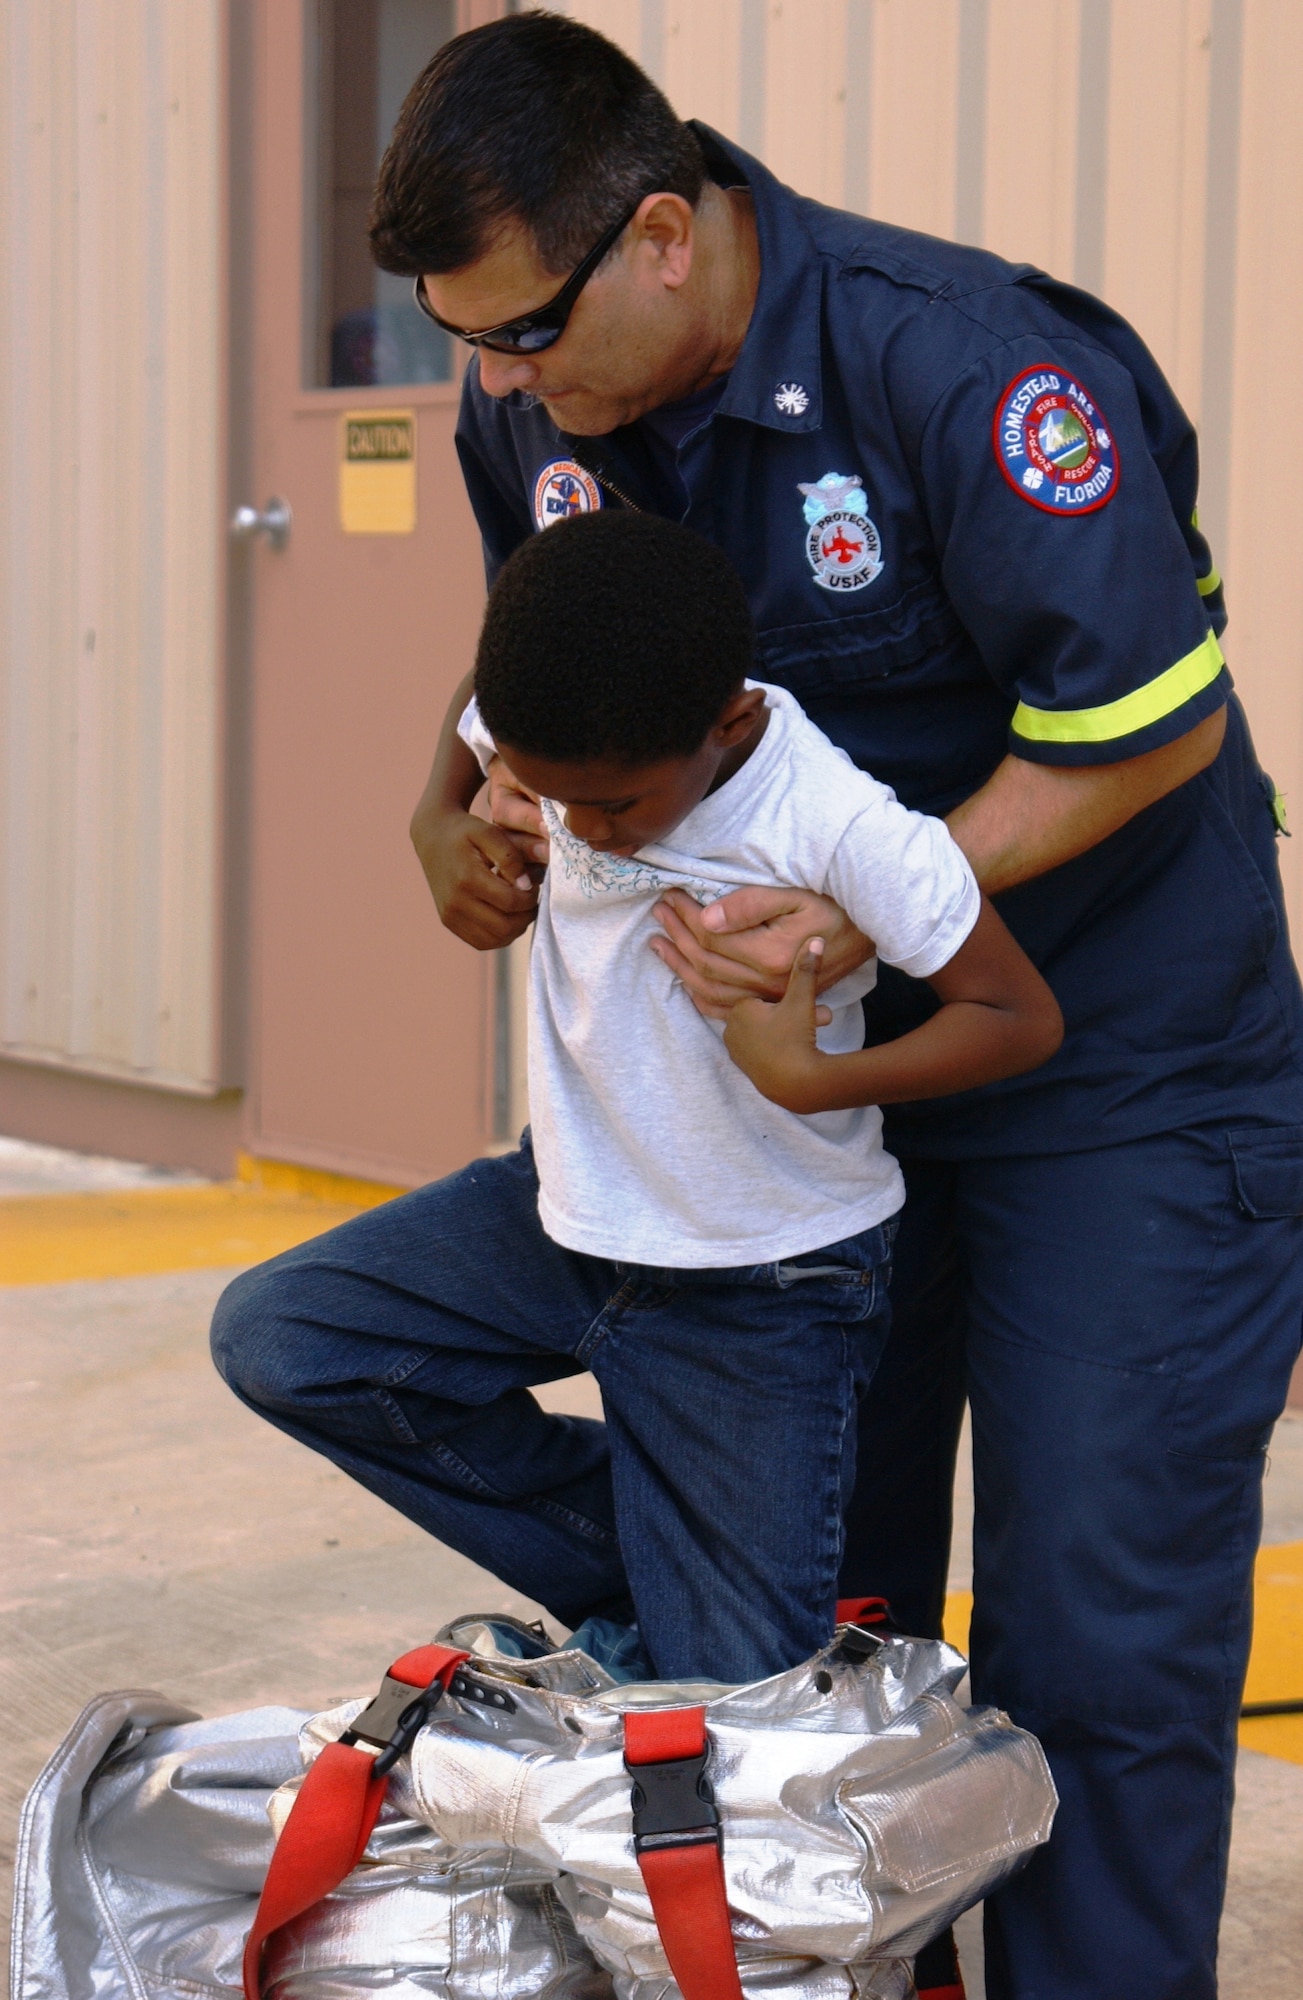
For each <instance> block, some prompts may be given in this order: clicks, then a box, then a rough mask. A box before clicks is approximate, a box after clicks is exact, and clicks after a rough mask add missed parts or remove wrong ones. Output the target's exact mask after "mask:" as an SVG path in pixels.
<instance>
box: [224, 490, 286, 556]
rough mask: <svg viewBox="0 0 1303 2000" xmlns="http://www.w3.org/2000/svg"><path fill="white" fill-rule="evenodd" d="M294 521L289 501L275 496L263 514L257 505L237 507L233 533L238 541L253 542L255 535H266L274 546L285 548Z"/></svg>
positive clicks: (232, 517) (233, 515) (232, 527)
mask: <svg viewBox="0 0 1303 2000" xmlns="http://www.w3.org/2000/svg"><path fill="white" fill-rule="evenodd" d="M293 521H294V516H293V514H292V513H291V512H290V503H289V501H288V500H280V499H277V498H274V497H273V498H272V499H270V500H269V501H268V502H267V505H266V506H265V507H264V508H263V510H262V512H261V514H260V513H259V512H258V509H257V508H256V507H248V506H245V507H237V508H236V510H235V512H234V513H233V514H232V516H231V533H232V534H233V535H234V537H235V539H236V541H238V542H251V541H252V540H253V538H254V536H255V535H265V536H266V538H267V540H268V542H269V543H270V545H271V547H272V548H274V549H283V548H284V546H285V544H286V542H287V541H288V540H289V538H290V528H291V526H292V525H293Z"/></svg>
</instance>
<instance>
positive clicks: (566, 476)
mask: <svg viewBox="0 0 1303 2000" xmlns="http://www.w3.org/2000/svg"><path fill="white" fill-rule="evenodd" d="M601 504H602V489H601V487H600V486H599V485H598V483H597V481H596V480H595V479H594V478H593V475H592V473H591V472H589V471H587V470H586V469H585V467H584V466H582V465H580V464H579V463H578V462H577V460H575V459H573V458H550V459H549V460H548V462H547V464H546V465H540V467H539V469H538V473H537V475H536V477H535V480H534V526H535V527H536V528H551V527H553V526H554V525H555V523H556V522H558V521H568V520H569V519H570V516H571V515H572V514H592V513H595V512H596V511H597V509H598V508H599V507H600V506H601Z"/></svg>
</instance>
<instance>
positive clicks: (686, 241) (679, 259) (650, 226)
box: [629, 194, 696, 291]
mask: <svg viewBox="0 0 1303 2000" xmlns="http://www.w3.org/2000/svg"><path fill="white" fill-rule="evenodd" d="M695 223H696V218H695V216H694V214H693V211H692V206H691V203H689V202H686V201H685V200H684V199H683V196H682V195H681V194H649V195H648V196H647V197H646V199H645V200H644V201H643V202H642V204H641V206H640V207H639V209H638V212H637V214H636V215H635V216H634V218H633V221H632V222H631V223H630V225H629V233H630V236H631V238H632V241H633V244H634V248H635V251H637V250H639V249H641V248H642V247H643V245H644V244H645V245H647V246H648V247H649V248H650V249H651V250H652V252H653V253H654V255H655V260H656V266H657V274H658V276H659V278H660V280H661V283H662V284H663V285H667V286H668V287H669V288H670V290H671V291H677V290H678V288H679V286H680V285H682V284H684V283H685V282H686V280H687V276H688V273H689V271H690V270H691V269H692V248H693V240H694V236H695Z"/></svg>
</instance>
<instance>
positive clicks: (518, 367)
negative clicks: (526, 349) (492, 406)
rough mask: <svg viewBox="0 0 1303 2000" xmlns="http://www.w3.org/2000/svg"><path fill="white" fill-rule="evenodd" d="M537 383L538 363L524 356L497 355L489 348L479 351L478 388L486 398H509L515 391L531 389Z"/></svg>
mask: <svg viewBox="0 0 1303 2000" xmlns="http://www.w3.org/2000/svg"><path fill="white" fill-rule="evenodd" d="M537 381H538V363H537V362H536V361H531V360H530V359H529V356H528V355H526V354H498V353H496V352H495V351H494V349H493V348H491V347H481V349H480V387H481V389H483V391H484V393H485V395H486V396H510V395H511V394H512V393H513V391H514V390H516V389H532V388H533V387H534V386H535V384H536V383H537Z"/></svg>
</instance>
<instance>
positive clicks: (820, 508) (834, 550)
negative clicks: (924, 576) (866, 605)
mask: <svg viewBox="0 0 1303 2000" xmlns="http://www.w3.org/2000/svg"><path fill="white" fill-rule="evenodd" d="M797 491H798V492H799V493H801V494H803V495H804V506H803V508H802V512H803V513H804V515H805V518H806V521H807V523H808V526H809V533H808V534H807V535H806V538H805V553H806V556H807V558H808V559H809V564H810V568H811V569H812V570H813V571H814V580H815V582H816V583H817V584H818V585H819V587H820V589H821V590H863V589H864V586H865V585H866V584H868V583H872V582H873V579H874V577H876V576H881V574H882V537H881V536H880V535H879V533H878V531H877V529H876V528H875V527H874V525H873V523H872V521H871V520H870V519H869V502H868V496H867V495H866V493H865V491H864V488H863V487H862V486H861V484H860V481H859V475H858V474H857V473H853V472H851V473H845V472H825V473H824V475H823V478H822V479H816V480H815V481H814V482H813V483H812V484H811V485H809V486H807V485H805V484H803V483H802V482H801V481H800V480H798V481H797Z"/></svg>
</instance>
